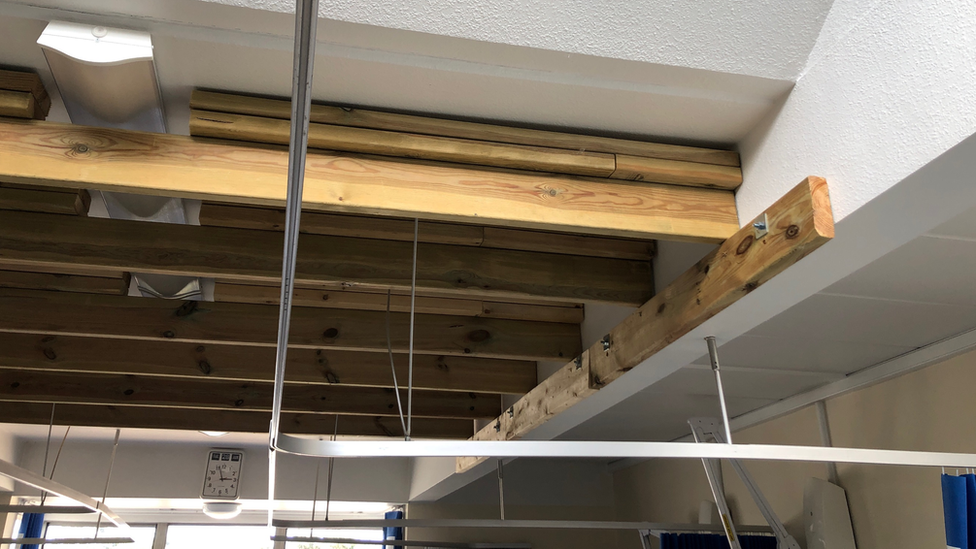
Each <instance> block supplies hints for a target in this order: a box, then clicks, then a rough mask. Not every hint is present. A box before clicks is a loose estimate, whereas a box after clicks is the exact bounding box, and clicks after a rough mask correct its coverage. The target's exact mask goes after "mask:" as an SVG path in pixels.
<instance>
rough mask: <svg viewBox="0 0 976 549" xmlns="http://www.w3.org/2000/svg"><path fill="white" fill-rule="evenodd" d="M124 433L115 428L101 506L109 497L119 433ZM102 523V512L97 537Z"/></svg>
mask: <svg viewBox="0 0 976 549" xmlns="http://www.w3.org/2000/svg"><path fill="white" fill-rule="evenodd" d="M121 434H122V429H116V430H115V442H113V443H112V457H111V459H109V461H108V475H106V476H105V488H104V489H103V490H102V502H101V503H100V504H99V507H105V498H106V497H108V483H109V482H111V480H112V469H113V468H115V453H116V452H117V451H118V449H119V435H121ZM101 525H102V513H99V514H98V520H97V521H96V522H95V537H96V538H98V528H99V527H100V526H101Z"/></svg>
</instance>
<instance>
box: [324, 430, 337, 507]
mask: <svg viewBox="0 0 976 549" xmlns="http://www.w3.org/2000/svg"><path fill="white" fill-rule="evenodd" d="M338 436H339V414H336V416H335V430H334V431H332V442H335V441H336V438H337V437H338ZM333 466H335V458H334V457H330V458H329V482H328V484H327V487H326V489H325V520H329V506H330V505H331V504H332V467H333Z"/></svg>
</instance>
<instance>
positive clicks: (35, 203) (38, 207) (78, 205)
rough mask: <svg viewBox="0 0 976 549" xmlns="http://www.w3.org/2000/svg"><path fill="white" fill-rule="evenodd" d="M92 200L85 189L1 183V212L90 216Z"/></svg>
mask: <svg viewBox="0 0 976 549" xmlns="http://www.w3.org/2000/svg"><path fill="white" fill-rule="evenodd" d="M90 205H91V198H90V197H89V196H88V191H86V190H84V189H79V190H75V189H51V188H36V187H35V188H24V187H16V186H11V185H10V184H9V183H7V184H5V183H0V210H15V211H21V212H40V213H52V214H63V215H81V216H86V215H88V207H89V206H90Z"/></svg>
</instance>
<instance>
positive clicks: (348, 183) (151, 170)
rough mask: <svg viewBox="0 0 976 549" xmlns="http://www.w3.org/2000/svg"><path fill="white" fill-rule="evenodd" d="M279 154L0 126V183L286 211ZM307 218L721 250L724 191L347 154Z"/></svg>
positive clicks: (728, 208)
mask: <svg viewBox="0 0 976 549" xmlns="http://www.w3.org/2000/svg"><path fill="white" fill-rule="evenodd" d="M287 157H288V155H287V152H286V151H284V150H281V149H279V148H275V147H271V146H248V147H244V146H240V145H235V144H232V143H228V142H220V141H215V140H206V139H199V138H190V137H183V136H177V135H167V134H152V133H142V132H132V131H126V130H117V129H108V128H90V127H84V126H73V125H70V124H55V123H48V122H31V121H17V120H5V121H2V122H0V179H3V180H7V181H14V182H18V183H26V184H36V185H51V186H57V187H73V188H90V189H99V190H109V191H122V192H130V193H138V194H151V195H158V196H179V197H186V198H199V199H203V200H210V201H215V202H229V203H236V204H251V205H258V206H273V207H282V206H283V205H284V201H285V185H284V181H285V177H286V173H287ZM303 198H304V202H303V207H304V208H305V209H308V210H317V211H333V212H346V213H359V214H367V215H384V216H394V217H407V218H412V217H419V218H422V219H426V220H435V221H453V222H468V223H477V224H481V225H493V226H503V227H519V228H528V229H541V230H550V231H556V232H569V233H577V234H594V235H604V236H621V237H629V238H643V239H657V238H664V239H672V240H689V241H702V242H719V241H722V240H724V239H725V238H728V237H729V236H731V235H732V234H733V233H734V232H735V230H736V229H737V228H738V219H737V216H736V209H735V201H734V196H733V194H732V192H731V191H727V190H718V189H704V188H694V187H683V186H676V185H660V184H651V183H635V182H624V181H613V180H605V179H586V178H578V177H571V176H550V175H542V174H531V173H524V172H516V171H507V170H487V169H478V168H466V167H460V166H457V165H452V164H436V163H431V162H421V161H407V160H403V161H396V160H391V159H378V158H372V157H360V156H354V155H337V154H327V153H321V154H319V153H315V154H309V155H308V161H307V165H306V175H305V191H304V197H303Z"/></svg>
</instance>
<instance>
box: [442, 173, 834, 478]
mask: <svg viewBox="0 0 976 549" xmlns="http://www.w3.org/2000/svg"><path fill="white" fill-rule="evenodd" d="M765 216H766V220H767V223H768V233H766V234H759V235H758V236H757V231H756V229H755V228H754V227H753V226H752V225H751V224H750V225H747V226H746V227H744V228H743V229H742V230H740V231H739V232H738V233H736V235H735V236H733V237H732V238H730V239H728V240H727V241H726V242H724V243H723V244H722V245H721V246H719V247H718V248H717V249H716V250H715V251H714V252H712V253H710V254H709V255H707V256H705V257H704V258H703V259H702V260H701V261H699V262H698V263H697V264H696V265H695V266H693V267H692V268H690V269H689V270H688V271H686V272H685V273H684V274H682V275H681V276H679V277H678V278H677V279H676V280H675V281H674V282H672V283H671V284H670V285H669V286H668V287H667V288H665V289H664V290H663V291H661V292H659V293H658V294H657V295H656V296H655V297H654V298H653V299H651V300H650V301H648V302H647V303H646V304H644V305H643V306H641V307H640V308H639V309H638V310H637V311H635V312H634V313H633V314H632V315H631V316H629V317H627V318H626V319H625V320H624V321H623V322H621V323H620V324H619V325H618V326H617V327H615V328H614V329H613V330H611V332H610V333H609V334H608V335H607V336H606V337H605V338H604V339H603V341H600V342H597V343H596V344H595V345H593V346H592V347H590V348H589V349H588V350H586V351H585V352H584V353H582V354H581V355H580V356H579V358H577V359H576V360H575V361H573V362H570V363H569V364H567V365H566V366H564V367H563V368H562V369H560V370H559V371H557V372H556V373H555V374H553V375H552V376H550V377H549V378H547V379H546V380H545V381H543V382H542V383H540V384H539V385H538V386H537V387H535V388H534V389H532V390H531V391H529V393H528V394H526V395H525V396H524V397H522V398H521V399H520V400H519V401H518V402H517V403H516V404H515V405H514V406H513V407H512V408H511V409H510V410H509V411H508V412H506V413H503V414H501V415H500V416H499V417H498V419H497V420H495V421H494V422H492V423H491V424H490V425H488V426H487V427H485V428H483V429H482V430H480V431H479V432H478V433H476V434H475V435H474V437H473V438H474V439H475V440H511V439H517V438H521V437H522V436H524V435H525V434H526V433H528V432H529V431H531V430H533V429H535V428H536V427H538V426H540V425H542V424H543V423H545V422H546V421H548V420H549V419H551V418H552V417H553V416H554V415H556V414H558V413H560V412H562V411H564V410H565V409H567V408H569V407H571V406H573V405H575V404H577V403H579V402H580V401H582V400H584V399H585V398H587V397H588V396H590V395H592V394H593V393H595V392H596V391H598V390H599V389H600V388H601V387H604V386H606V385H607V384H609V383H611V382H613V381H614V380H616V379H618V378H619V377H620V376H622V375H624V374H625V373H626V372H628V371H629V370H631V369H632V368H634V367H636V366H637V365H638V364H640V363H641V362H643V361H644V360H646V359H647V358H648V357H650V356H652V355H654V354H655V353H657V352H658V351H660V350H661V349H664V348H665V347H667V346H668V345H669V344H670V343H671V342H672V341H674V340H675V339H677V338H679V337H681V336H683V335H685V334H687V333H689V332H690V331H691V330H693V329H695V328H696V327H698V326H700V325H701V324H702V323H704V322H705V321H706V320H708V319H709V318H711V317H713V316H714V315H716V314H717V313H719V312H720V311H722V310H723V309H725V308H726V307H728V306H729V305H731V304H732V303H734V302H736V301H737V300H738V299H739V298H741V297H742V296H744V295H746V294H748V293H750V292H752V291H753V290H755V289H756V288H757V287H759V285H761V284H763V283H765V282H767V281H768V280H770V279H771V278H772V277H774V276H775V275H777V274H779V273H780V272H782V271H783V270H785V269H786V268H788V267H789V266H791V265H793V264H795V263H796V262H797V261H800V260H801V259H803V258H804V257H806V256H807V255H808V254H810V253H811V252H813V251H814V250H816V249H817V248H819V247H820V246H822V245H823V244H825V243H826V242H828V241H829V240H830V239H831V238H833V235H834V223H833V215H832V212H831V207H830V198H829V195H828V192H827V183H826V182H825V181H824V180H823V179H821V178H818V177H809V178H807V179H806V180H805V181H803V183H801V184H800V185H798V186H796V187H794V188H793V190H791V191H790V192H789V193H787V194H786V195H785V196H784V197H782V198H781V199H779V200H778V201H777V202H776V203H774V204H773V205H772V206H770V207H769V209H767V210H766V212H765ZM479 461H480V460H479V459H478V458H459V459H458V461H457V468H458V470H459V471H464V470H467V469H469V468H471V467H473V466H474V465H475V464H477V463H478V462H479Z"/></svg>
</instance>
